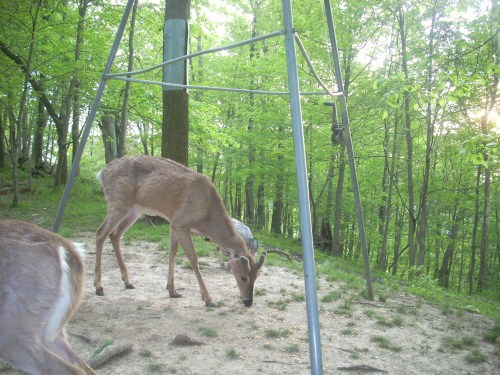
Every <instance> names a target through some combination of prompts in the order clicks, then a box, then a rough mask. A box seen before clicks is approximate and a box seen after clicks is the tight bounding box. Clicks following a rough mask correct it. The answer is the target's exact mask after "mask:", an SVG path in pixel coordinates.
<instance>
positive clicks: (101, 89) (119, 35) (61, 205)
mask: <svg viewBox="0 0 500 375" xmlns="http://www.w3.org/2000/svg"><path fill="white" fill-rule="evenodd" d="M133 3H134V0H128V2H127V6H126V7H125V10H124V11H123V16H122V20H121V22H120V26H119V27H118V30H117V31H116V36H115V41H114V42H113V45H112V46H111V50H110V52H109V57H108V62H107V64H106V67H105V69H104V74H103V76H102V78H101V83H100V84H99V87H98V89H97V93H96V96H95V99H94V101H93V103H92V106H91V107H90V112H89V115H88V116H87V120H86V121H85V125H84V128H83V132H82V137H81V139H80V143H79V144H78V148H77V149H76V153H75V159H74V160H73V165H72V167H71V172H70V174H69V177H68V181H67V182H66V185H65V187H64V192H63V196H62V198H61V202H60V203H59V208H58V210H57V214H56V220H55V222H54V226H53V227H52V230H53V231H54V232H58V231H59V227H60V226H61V221H62V216H63V214H64V210H65V209H66V203H67V202H68V199H69V193H70V192H71V188H72V187H73V182H74V180H75V176H76V172H77V171H78V167H79V165H80V159H81V158H82V155H83V150H84V149H85V145H86V143H87V138H88V137H89V134H90V129H91V127H92V122H94V118H95V115H96V113H97V109H98V108H99V104H100V102H101V99H102V96H103V94H104V88H105V87H106V82H107V79H106V75H108V74H109V72H110V71H111V67H112V66H113V61H114V60H115V56H116V51H117V50H118V46H119V45H120V41H121V39H122V36H123V32H124V30H125V26H126V24H127V20H128V18H129V15H130V11H131V9H132V5H133Z"/></svg>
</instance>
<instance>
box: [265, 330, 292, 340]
mask: <svg viewBox="0 0 500 375" xmlns="http://www.w3.org/2000/svg"><path fill="white" fill-rule="evenodd" d="M291 334H292V331H291V330H290V329H288V328H281V329H274V328H269V329H266V331H265V335H266V337H268V338H274V339H276V338H281V337H287V336H289V335H291Z"/></svg>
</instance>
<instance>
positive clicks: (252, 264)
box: [229, 251, 267, 307]
mask: <svg viewBox="0 0 500 375" xmlns="http://www.w3.org/2000/svg"><path fill="white" fill-rule="evenodd" d="M266 256H267V253H266V252H265V251H263V252H262V254H261V255H260V258H259V261H258V262H256V261H255V258H254V256H253V255H250V254H249V255H246V256H244V255H241V256H236V257H231V258H230V260H229V263H230V264H231V269H232V270H233V274H234V277H235V279H236V284H238V288H239V289H240V298H241V300H242V301H243V303H244V304H245V306H247V307H250V306H252V303H253V286H254V284H255V280H256V279H257V276H259V270H260V269H261V267H262V265H263V264H264V261H265V260H266Z"/></svg>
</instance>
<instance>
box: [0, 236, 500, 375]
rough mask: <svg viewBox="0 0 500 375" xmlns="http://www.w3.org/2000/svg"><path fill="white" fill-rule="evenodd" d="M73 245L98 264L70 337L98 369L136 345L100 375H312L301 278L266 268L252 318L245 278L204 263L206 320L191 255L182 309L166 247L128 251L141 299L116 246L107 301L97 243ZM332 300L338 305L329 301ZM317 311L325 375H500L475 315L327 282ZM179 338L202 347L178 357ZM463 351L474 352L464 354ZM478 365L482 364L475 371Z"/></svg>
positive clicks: (183, 349)
mask: <svg viewBox="0 0 500 375" xmlns="http://www.w3.org/2000/svg"><path fill="white" fill-rule="evenodd" d="M74 240H75V241H77V242H83V243H84V244H85V245H86V247H87V249H88V252H89V254H88V255H87V258H86V264H87V280H86V295H85V298H84V301H83V303H82V305H81V307H80V310H79V311H78V313H77V314H76V316H75V317H74V319H73V320H72V321H71V322H70V323H69V324H68V326H67V332H68V334H69V341H70V343H71V345H72V347H73V348H74V349H75V351H76V352H78V353H79V354H80V355H81V356H82V357H83V358H89V357H90V356H91V355H92V353H94V352H95V351H96V350H98V348H100V347H103V346H105V345H109V344H112V345H120V344H126V343H130V344H132V349H131V350H130V351H128V352H126V353H123V354H121V355H119V356H117V357H114V358H112V359H111V360H109V361H107V362H106V363H104V365H102V366H101V367H99V368H98V370H97V372H98V373H99V374H101V375H108V374H120V375H128V374H134V375H136V374H153V373H154V374H200V375H201V374H202V375H208V374H236V373H242V372H243V371H244V372H245V373H246V374H261V373H262V374H294V375H295V374H310V373H311V370H310V360H309V341H308V328H307V317H306V303H305V299H304V288H303V285H304V280H303V275H302V274H301V273H296V272H293V271H290V270H287V269H285V268H281V267H271V266H266V265H264V267H263V270H262V271H261V275H260V277H259V278H258V280H257V282H256V293H255V294H256V295H255V296H254V305H253V306H252V307H250V308H247V307H245V306H244V305H243V304H242V303H241V302H240V300H239V297H238V295H239V293H238V289H237V287H236V282H235V280H234V277H233V276H232V275H231V274H229V273H227V272H226V271H225V270H222V269H220V267H219V260H218V259H217V257H215V256H213V257H209V258H202V259H201V263H202V266H203V267H202V274H203V276H204V280H205V284H206V285H207V288H208V290H209V292H210V294H211V296H212V298H213V300H214V302H216V303H217V302H219V307H218V308H206V307H205V306H204V304H203V301H202V300H201V298H200V295H199V289H198V284H197V282H196V278H195V275H194V273H193V271H192V270H191V269H189V268H187V267H185V266H184V265H185V264H187V260H186V258H185V257H184V256H183V255H181V256H179V257H178V258H180V259H179V260H178V263H177V266H176V286H177V290H178V291H179V292H180V293H181V294H183V297H182V298H178V299H171V298H169V297H168V293H167V292H166V289H165V287H166V276H167V262H168V258H167V257H165V256H164V255H162V252H161V251H158V250H157V246H158V245H157V244H155V243H146V242H140V243H139V242H135V243H132V244H126V245H125V246H124V253H125V257H126V259H127V264H128V267H129V272H130V277H131V281H132V283H133V284H134V285H135V287H136V289H134V290H126V289H124V287H123V283H122V281H121V277H120V272H119V269H118V266H117V264H116V260H115V257H114V254H113V252H112V250H111V245H110V244H109V242H108V243H107V244H106V247H105V255H104V257H103V262H104V273H103V283H104V292H105V296H104V297H98V296H96V295H95V290H94V287H93V270H94V253H93V252H94V239H93V237H92V235H91V234H89V235H86V236H82V237H80V238H74ZM270 256H277V255H274V254H273V255H270ZM335 291H337V293H336V294H335V293H333V294H332V292H335ZM327 294H329V295H330V296H333V298H330V299H331V300H332V301H327V300H325V301H322V298H323V297H324V296H325V295H327ZM335 296H336V297H335ZM318 301H319V302H318V303H319V307H320V325H321V346H322V362H323V368H324V370H323V373H324V374H344V373H358V374H361V373H379V374H382V373H384V374H385V373H386V374H398V375H399V374H406V375H410V374H419V375H420V374H490V375H494V374H495V375H500V346H499V343H498V342H497V343H496V344H492V343H491V342H486V341H485V340H484V339H483V336H484V334H485V333H486V332H488V331H489V330H491V328H492V327H493V326H494V324H495V322H494V321H493V320H492V319H488V318H485V317H482V316H480V315H477V314H472V313H467V312H465V313H458V312H456V311H450V312H448V313H447V314H444V313H443V310H442V308H438V307H436V306H432V305H429V304H426V303H425V302H423V301H422V300H420V299H418V298H415V297H412V296H409V295H405V293H404V292H403V291H402V292H401V294H400V295H397V296H393V297H391V298H388V299H387V300H386V301H385V302H380V301H376V302H368V301H366V300H363V299H361V298H360V297H354V298H353V297H352V296H350V295H349V286H348V285H345V283H344V282H340V283H339V282H327V281H326V280H318ZM347 301H351V302H349V303H348V302H347ZM177 335H187V336H188V337H189V338H190V339H193V340H198V341H200V342H201V344H200V345H189V346H182V345H181V346H178V345H173V344H172V340H173V339H174V338H175V337H176V336H177ZM467 340H469V341H467ZM457 342H468V344H467V345H465V347H460V345H458V344H457V345H453V343H457ZM471 353H474V354H475V355H476V357H477V356H479V357H481V356H482V358H484V359H483V361H482V362H481V363H478V364H470V363H468V362H467V361H466V356H468V355H470V354H471ZM0 367H1V366H0ZM348 368H350V369H348ZM375 369H376V370H375ZM0 373H1V374H2V375H3V374H6V375H14V374H19V372H17V371H14V370H3V371H0ZM54 375H55V374H54Z"/></svg>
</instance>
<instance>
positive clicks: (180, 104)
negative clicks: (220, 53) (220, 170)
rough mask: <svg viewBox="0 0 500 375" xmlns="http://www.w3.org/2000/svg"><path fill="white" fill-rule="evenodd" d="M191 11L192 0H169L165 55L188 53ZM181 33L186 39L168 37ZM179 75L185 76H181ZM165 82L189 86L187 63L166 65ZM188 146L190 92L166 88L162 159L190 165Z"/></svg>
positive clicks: (166, 13)
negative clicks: (179, 48)
mask: <svg viewBox="0 0 500 375" xmlns="http://www.w3.org/2000/svg"><path fill="white" fill-rule="evenodd" d="M190 8H191V2H190V0H166V3H165V34H164V35H165V40H164V56H166V57H168V56H170V57H171V58H176V57H180V56H182V55H186V54H187V45H188V39H189V35H188V20H189V12H190ZM179 21H180V22H179ZM180 28H183V30H181V29H180ZM179 34H181V35H183V38H184V40H173V39H169V38H168V37H167V35H169V36H170V37H173V36H176V35H179ZM179 45H180V46H181V47H182V51H180V50H175V51H174V50H173V48H178V46H179ZM169 49H172V50H169ZM170 69H172V70H170ZM180 75H182V77H181V76H180ZM164 81H170V83H180V84H184V85H186V84H187V60H183V61H181V62H178V63H175V64H170V65H167V66H165V67H164ZM188 146H189V95H188V92H187V90H186V89H185V88H177V87H164V89H163V121H162V149H161V154H162V156H163V157H167V158H170V159H173V160H175V161H177V162H179V163H181V164H184V165H188V162H189V155H188Z"/></svg>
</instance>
